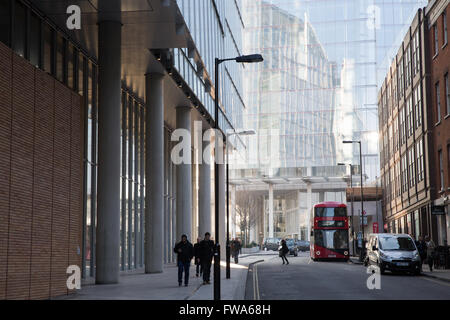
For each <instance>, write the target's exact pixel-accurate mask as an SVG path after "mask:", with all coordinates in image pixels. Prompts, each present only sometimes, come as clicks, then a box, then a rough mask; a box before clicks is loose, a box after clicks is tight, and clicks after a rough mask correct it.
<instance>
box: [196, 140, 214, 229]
mask: <svg viewBox="0 0 450 320" xmlns="http://www.w3.org/2000/svg"><path fill="white" fill-rule="evenodd" d="M210 143H211V141H203V143H202V145H203V148H202V149H203V150H207V149H206V148H207V147H209V145H210ZM208 150H209V149H208ZM209 156H210V157H209V159H208V160H209V161H211V154H209ZM204 158H205V156H204V157H203V160H202V164H200V165H199V174H200V177H199V194H198V219H199V221H198V230H199V236H200V238H203V237H204V236H205V233H206V232H209V233H212V232H211V231H212V230H211V226H212V224H211V214H212V213H211V165H210V163H211V162H206V161H205V159H204Z"/></svg>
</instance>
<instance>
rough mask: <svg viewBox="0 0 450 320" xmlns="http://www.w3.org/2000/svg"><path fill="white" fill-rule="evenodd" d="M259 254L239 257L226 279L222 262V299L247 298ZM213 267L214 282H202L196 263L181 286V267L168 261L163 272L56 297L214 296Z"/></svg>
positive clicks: (141, 272)
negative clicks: (252, 266) (250, 268)
mask: <svg viewBox="0 0 450 320" xmlns="http://www.w3.org/2000/svg"><path fill="white" fill-rule="evenodd" d="M263 259H264V258H262V257H261V256H259V255H251V256H250V255H249V256H246V257H240V259H239V264H238V265H236V264H234V263H232V264H231V279H228V280H227V279H225V262H222V263H221V278H222V282H221V292H222V299H223V300H241V299H243V298H244V293H245V284H246V279H247V273H248V265H249V264H250V263H252V262H255V261H257V260H263ZM213 268H214V265H213V266H212V267H211V284H210V285H203V281H202V278H201V277H199V278H196V277H195V266H194V265H193V264H192V265H191V268H190V280H189V286H188V287H184V286H182V287H179V286H178V268H177V267H176V265H175V264H171V265H166V266H165V268H164V272H163V273H159V274H145V273H144V270H135V271H132V272H125V273H121V276H120V280H119V283H118V284H112V285H95V284H92V283H91V284H89V283H88V284H86V282H85V284H84V285H82V289H81V290H79V291H78V292H77V293H75V294H72V295H69V296H62V297H58V298H56V300H188V299H195V300H212V299H213V287H214V286H213V285H212V281H213V275H214V272H213Z"/></svg>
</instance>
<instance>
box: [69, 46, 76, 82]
mask: <svg viewBox="0 0 450 320" xmlns="http://www.w3.org/2000/svg"><path fill="white" fill-rule="evenodd" d="M73 52H74V48H73V45H72V44H71V43H68V46H67V85H68V86H69V88H71V89H74V88H75V83H74V79H75V78H74V73H73V67H74V63H73V57H74V56H73Z"/></svg>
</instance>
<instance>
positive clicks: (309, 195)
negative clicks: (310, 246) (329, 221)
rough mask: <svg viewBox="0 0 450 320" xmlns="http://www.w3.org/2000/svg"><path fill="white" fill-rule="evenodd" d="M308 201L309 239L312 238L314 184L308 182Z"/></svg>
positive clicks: (307, 221)
mask: <svg viewBox="0 0 450 320" xmlns="http://www.w3.org/2000/svg"><path fill="white" fill-rule="evenodd" d="M306 203H307V207H308V211H307V212H308V216H307V218H306V223H307V225H308V231H307V232H308V234H307V235H306V237H307V239H308V241H310V239H311V215H312V185H311V183H308V184H307V185H306Z"/></svg>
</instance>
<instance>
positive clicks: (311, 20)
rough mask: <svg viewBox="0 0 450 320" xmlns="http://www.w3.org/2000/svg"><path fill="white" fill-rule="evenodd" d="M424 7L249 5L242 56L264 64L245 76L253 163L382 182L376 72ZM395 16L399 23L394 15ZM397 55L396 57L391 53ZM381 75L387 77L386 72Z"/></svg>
mask: <svg viewBox="0 0 450 320" xmlns="http://www.w3.org/2000/svg"><path fill="white" fill-rule="evenodd" d="M425 4H426V1H424V0H414V1H412V0H408V1H401V0H399V1H381V0H379V1H377V0H361V1H355V0H318V1H310V0H295V1H293V0H270V1H269V0H268V1H255V0H244V1H243V10H242V12H243V17H244V21H246V22H247V23H246V28H245V31H244V38H243V39H244V50H245V51H246V52H247V51H248V52H258V53H261V54H262V55H263V56H264V58H265V62H264V64H259V65H250V66H249V67H248V68H246V70H245V72H244V101H245V103H246V106H247V112H246V114H245V116H244V119H245V120H244V127H245V128H254V129H256V131H257V133H258V135H257V137H255V139H254V140H253V143H250V148H249V150H248V155H247V156H248V159H249V163H250V166H251V167H252V168H258V167H260V168H263V169H264V171H265V172H266V174H268V175H269V176H271V175H273V174H274V171H275V170H278V168H280V167H281V168H286V167H287V168H290V167H305V166H306V167H309V166H334V165H336V164H337V163H338V162H347V163H353V164H355V165H356V164H359V148H358V146H357V145H354V146H352V145H343V144H342V141H343V140H362V148H363V150H362V153H363V166H364V168H363V170H364V172H365V173H366V174H367V176H368V179H369V180H372V181H373V180H375V177H376V176H379V155H378V133H377V132H378V117H377V88H378V82H379V81H378V80H377V73H382V74H385V71H384V70H386V69H387V67H388V66H389V65H387V66H385V65H384V64H383V61H384V60H386V59H388V60H390V58H391V55H392V54H393V53H391V51H390V49H391V48H396V47H398V43H400V42H401V40H402V39H397V38H398V37H397V34H401V32H400V31H401V30H402V29H403V28H404V27H407V26H409V24H410V23H411V20H412V18H413V16H414V13H415V12H416V9H417V8H418V7H420V6H421V5H425ZM394 13H395V16H394ZM394 54H395V53H394ZM382 71H383V72H382Z"/></svg>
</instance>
